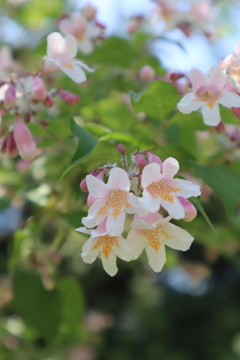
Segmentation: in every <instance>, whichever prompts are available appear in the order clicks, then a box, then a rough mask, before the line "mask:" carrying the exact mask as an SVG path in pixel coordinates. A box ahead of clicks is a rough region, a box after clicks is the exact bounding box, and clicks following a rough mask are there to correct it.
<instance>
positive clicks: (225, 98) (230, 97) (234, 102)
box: [218, 90, 240, 108]
mask: <svg viewBox="0 0 240 360" xmlns="http://www.w3.org/2000/svg"><path fill="white" fill-rule="evenodd" d="M218 102H219V104H221V105H223V106H226V107H229V108H231V107H233V106H234V107H240V96H239V95H237V94H235V93H234V92H232V91H225V90H223V91H222V95H221V97H220V99H219V100H218Z"/></svg>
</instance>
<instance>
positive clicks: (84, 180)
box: [79, 178, 88, 192]
mask: <svg viewBox="0 0 240 360" xmlns="http://www.w3.org/2000/svg"><path fill="white" fill-rule="evenodd" d="M79 187H80V189H81V190H82V191H84V192H88V187H87V180H86V178H84V179H83V180H82V181H81V182H80V185H79Z"/></svg>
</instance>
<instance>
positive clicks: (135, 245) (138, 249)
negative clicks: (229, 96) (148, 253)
mask: <svg viewBox="0 0 240 360" xmlns="http://www.w3.org/2000/svg"><path fill="white" fill-rule="evenodd" d="M127 242H128V243H129V246H130V248H131V250H132V254H131V259H132V260H136V259H137V258H138V257H139V255H140V254H141V253H142V252H143V249H144V247H145V237H144V236H142V234H141V232H140V231H139V230H137V229H132V230H130V231H129V233H128V237H127Z"/></svg>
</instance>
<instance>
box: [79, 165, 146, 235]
mask: <svg viewBox="0 0 240 360" xmlns="http://www.w3.org/2000/svg"><path fill="white" fill-rule="evenodd" d="M86 182H87V187H88V190H89V194H90V195H91V196H93V197H94V198H97V200H96V201H94V203H93V204H92V206H91V207H90V209H89V212H88V216H87V217H85V218H83V219H82V223H83V224H84V225H85V226H86V227H88V228H92V227H94V226H96V225H99V224H100V223H101V222H102V221H104V220H105V219H106V218H107V222H106V229H107V233H108V234H109V235H110V236H118V235H120V234H121V233H122V232H123V228H124V221H125V212H126V213H129V214H133V213H137V212H142V206H141V203H140V200H138V198H137V197H136V196H135V195H133V194H131V193H129V190H130V180H129V178H128V174H127V173H126V171H125V170H123V169H121V168H117V167H115V168H113V169H111V171H110V175H109V179H108V183H107V184H105V183H104V182H103V181H102V180H100V179H98V178H97V177H95V176H93V175H87V177H86Z"/></svg>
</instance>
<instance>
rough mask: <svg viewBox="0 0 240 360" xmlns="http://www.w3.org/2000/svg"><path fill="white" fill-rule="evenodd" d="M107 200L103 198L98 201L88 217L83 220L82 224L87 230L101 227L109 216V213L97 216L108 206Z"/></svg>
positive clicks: (91, 208)
mask: <svg viewBox="0 0 240 360" xmlns="http://www.w3.org/2000/svg"><path fill="white" fill-rule="evenodd" d="M106 201H107V198H106V197H105V198H102V199H99V200H96V201H95V202H94V203H93V204H92V206H91V207H90V209H89V211H88V216H86V217H83V218H82V223H83V225H85V226H86V227H87V228H92V227H94V226H96V225H99V224H100V223H101V222H102V221H103V220H104V219H106V217H107V216H108V212H105V213H104V214H97V212H98V210H100V209H101V208H102V207H103V206H104V205H105V204H106Z"/></svg>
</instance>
